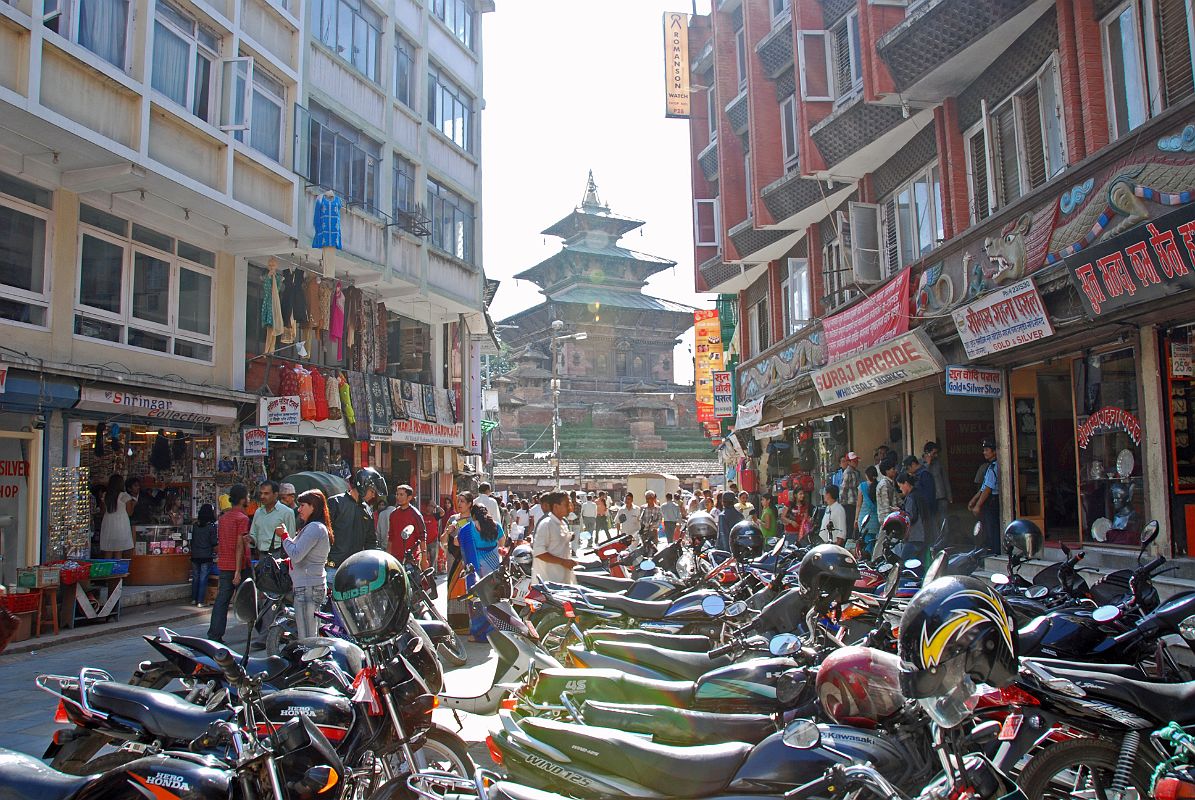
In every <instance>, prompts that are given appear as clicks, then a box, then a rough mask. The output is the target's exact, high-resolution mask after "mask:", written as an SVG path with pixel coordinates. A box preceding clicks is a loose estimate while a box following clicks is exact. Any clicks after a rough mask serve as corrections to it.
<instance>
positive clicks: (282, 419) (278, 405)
mask: <svg viewBox="0 0 1195 800" xmlns="http://www.w3.org/2000/svg"><path fill="white" fill-rule="evenodd" d="M262 403H264V404H265V407H266V419H265V422H266V426H267V427H270V428H274V427H277V426H280V425H292V426H293V425H298V424H299V420H300V418H301V416H300V413H299V411H300V407H299V396H298V395H297V394H287V395H283V396H281V397H265V398H262Z"/></svg>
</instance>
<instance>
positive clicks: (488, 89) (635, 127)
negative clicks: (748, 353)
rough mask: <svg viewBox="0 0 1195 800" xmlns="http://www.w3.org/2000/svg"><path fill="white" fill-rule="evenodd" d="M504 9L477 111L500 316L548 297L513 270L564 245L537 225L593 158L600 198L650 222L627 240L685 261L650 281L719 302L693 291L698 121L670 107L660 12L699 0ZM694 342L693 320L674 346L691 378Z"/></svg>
mask: <svg viewBox="0 0 1195 800" xmlns="http://www.w3.org/2000/svg"><path fill="white" fill-rule="evenodd" d="M708 7H709V0H700V1H699V2H698V10H699V11H701V12H703V13H704V12H706V11H708ZM497 9H498V10H497V11H496V12H494V13H491V14H486V15H485V18H484V23H483V24H484V26H485V27H484V31H485V34H484V35H485V103H486V107H485V111H484V112H483V114H482V163H483V164H484V178H483V180H484V197H483V202H484V210H483V212H482V213H483V215H484V216H483V228H484V239H483V246H484V263H485V270H486V275H487V276H488V277H490V278H497V279H498V280H501V281H502V286H501V288H500V289H499V290H498V296H497V298H496V299H495V300H494V304H493V306H492V309H491V311H492V314H493V317H494V319H495V320H500V319H502V318H504V317H508V316H510V315H511V314H513V313H515V312H517V311H521V310H523V309H525V308H529V307H531V306H533V305H536V304H537V303H539V302H541V301H542V300H543V295H541V294H540V293H539V290H538V287H536V286H535V284H533V283H530V282H527V281H515V280H514V279H513V278H512V277H511V276H513V275H514V274H516V273H518V272H522V271H523V270H524V269H526V268H528V267H530V266H533V265H535V264H538V263H539V262H540V261H542V260H543V259H545V258H547V257H548V256H549V255H551V254H552V253H555V252H557V251H558V250H559V249H560V240H559V239H556V238H554V237H545V236H543V235H541V234H540V233H539V231H542V230H543V229H544V228H546V227H548V226H549V225H551V224H552V223H553V222H555V221H556V220H558V219H560V218H561V217H563V216H565V215H566V214H567V213H568V212H569V211H570V210H571V209H572V208H573V207H574V206H576V205H578V204H579V203H580V201H581V195H582V194H583V192H584V190H585V180H586V176H587V175H588V171H589V170H590V169H592V170H593V174H594V179H595V180H596V181H597V185H598V194H599V195H600V196H601V198H602V202H603V203H605V204H607V205H609V206H610V208H611V210H612V211H614V212H615V213H618V214H623V215H625V216H629V217H635V218H636V219H642V220H646V222H647V224H646V225H644V226H643V227H642V228H640V229H639V230H636V231H632V232H631V233H629V234H627V236H625V237H624V238H623V240H622V244H623V245H624V246H626V247H629V248H631V249H632V250H639V251H641V252H645V253H651V254H652V255H656V256H660V257H661V258H667V259H669V260H670V261H675V262H677V265H676V267H675V268H674V269H671V270H668V271H666V272H662V273H660V274H658V275H656V276H655V277H654V278H652V279H651V281H649V283H648V285H647V290H646V293H647V294H652V295H656V296H657V297H664V298H667V299H669V300H674V301H676V302H680V303H685V304H687V305H691V306H696V307H699V308H709V307H712V306H713V296H712V295H698V294H696V293H695V292H694V291H693V232H692V210H691V199H692V190H691V188H690V185H691V184H690V177H689V166H690V157H689V126H688V123H687V122H686V121H685V120H679V119H666V118H665V117H664V33H663V21H662V20H663V14H664V12H665V11H688V12H691V11H692V0H498V1H497ZM691 55H692V56H694V57H695V56H696V55H697V54H696V53H693V54H691ZM640 231H642V236H640ZM545 239H546V241H545ZM692 342H693V331H692V329H690V330H689V331H688V333H686V334H685V335H684V336H683V337H682V342H681V344H680V345H678V347H677V351H676V357H675V358H674V362H675V364H676V379H677V381H678V382H679V383H691V382H692V380H693V354H692Z"/></svg>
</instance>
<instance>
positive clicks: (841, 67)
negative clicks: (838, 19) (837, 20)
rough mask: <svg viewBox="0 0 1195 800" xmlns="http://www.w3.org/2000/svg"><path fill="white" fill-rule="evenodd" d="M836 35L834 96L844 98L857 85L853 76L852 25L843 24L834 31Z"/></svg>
mask: <svg viewBox="0 0 1195 800" xmlns="http://www.w3.org/2000/svg"><path fill="white" fill-rule="evenodd" d="M833 34H834V92H833V94H834V96H835V97H842V96H843V95H844V94H846V93H847V92H849V91H850V90H851V87H852V86H854V85H855V80H854V76H853V75H852V74H851V32H850V25H849V24H846V23H843V24H842V25H839V26H838V27H837V28H835V29H834V30H833Z"/></svg>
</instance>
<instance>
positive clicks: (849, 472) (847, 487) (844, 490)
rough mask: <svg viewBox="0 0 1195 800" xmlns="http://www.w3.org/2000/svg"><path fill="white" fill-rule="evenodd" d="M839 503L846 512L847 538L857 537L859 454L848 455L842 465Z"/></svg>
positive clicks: (851, 453) (850, 453) (853, 452)
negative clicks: (856, 514) (856, 513)
mask: <svg viewBox="0 0 1195 800" xmlns="http://www.w3.org/2000/svg"><path fill="white" fill-rule="evenodd" d="M838 502H839V503H841V504H842V508H843V510H845V511H846V530H845V531H844V534H845V536H846V538H848V539H851V538H854V536H855V511H856V510H857V509H858V507H859V454H858V453H856V452H855V451H854V450H852V451H851V452H849V453H847V454H846V457H845V458H844V459H843V464H842V478H841V480H840V481H839V484H838Z"/></svg>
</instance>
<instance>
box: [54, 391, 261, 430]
mask: <svg viewBox="0 0 1195 800" xmlns="http://www.w3.org/2000/svg"><path fill="white" fill-rule="evenodd" d="M75 408H76V409H77V410H79V411H98V412H101V413H104V414H121V415H125V416H129V417H141V418H145V419H149V420H152V421H154V422H162V423H170V422H178V423H190V424H200V425H232V424H234V423H235V422H236V421H237V407H236V406H233V405H224V404H223V403H208V402H206V401H199V400H182V399H179V398H177V397H169V396H166V395H156V394H144V393H142V392H140V391H133V390H129V389H126V388H123V387H122V388H115V387H113V388H105V387H96V386H85V387H83V388H82V389H81V390H80V391H79V401H78V403H76V404H75Z"/></svg>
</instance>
